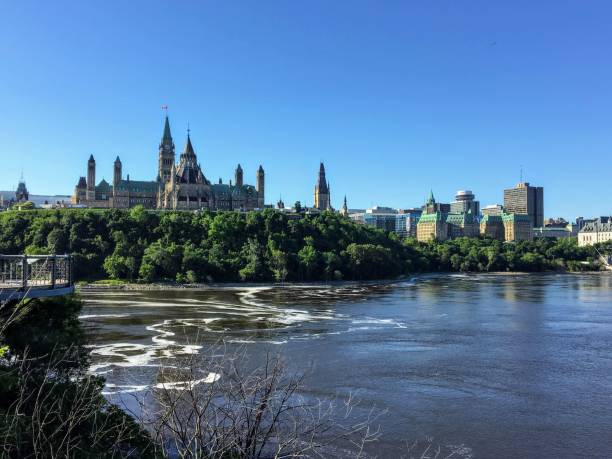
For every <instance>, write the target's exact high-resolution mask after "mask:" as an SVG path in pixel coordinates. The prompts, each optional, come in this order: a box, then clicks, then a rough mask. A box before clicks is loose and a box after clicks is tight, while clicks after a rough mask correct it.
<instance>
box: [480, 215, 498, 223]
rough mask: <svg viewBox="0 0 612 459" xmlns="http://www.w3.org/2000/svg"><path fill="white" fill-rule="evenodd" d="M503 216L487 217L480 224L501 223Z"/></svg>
mask: <svg viewBox="0 0 612 459" xmlns="http://www.w3.org/2000/svg"><path fill="white" fill-rule="evenodd" d="M501 221H502V218H501V215H485V216H483V217H482V219H481V220H480V223H501Z"/></svg>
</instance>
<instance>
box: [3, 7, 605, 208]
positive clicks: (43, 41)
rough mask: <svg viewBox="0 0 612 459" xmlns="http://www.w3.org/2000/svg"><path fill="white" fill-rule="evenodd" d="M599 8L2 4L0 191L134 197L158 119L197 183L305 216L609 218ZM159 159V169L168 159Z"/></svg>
mask: <svg viewBox="0 0 612 459" xmlns="http://www.w3.org/2000/svg"><path fill="white" fill-rule="evenodd" d="M611 22H612V3H611V2H610V1H608V0H606V1H603V0H602V1H596V0H593V1H584V0H574V1H562V0H548V1H546V0H539V1H533V0H528V1H522V0H513V1H507V2H499V1H491V0H479V1H469V0H461V1H457V0H446V1H442V0H421V1H405V0H403V1H374V0H371V1H357V0H352V1H346V2H344V1H338V0H334V1H328V0H320V1H319V0H309V1H288V0H284V1H245V2H238V1H216V2H203V1H198V2H195V1H194V2H188V1H163V2H157V1H152V0H148V1H142V2H137V1H109V0H105V1H89V0H88V1H76V0H75V1H72V2H64V1H53V2H50V1H49V2H38V1H37V2H35V1H24V0H20V1H5V2H2V3H1V4H0V62H1V64H0V96H1V97H0V101H1V104H2V108H1V109H0V126H1V130H0V189H14V188H15V186H16V183H17V180H18V179H19V175H20V173H21V171H22V170H23V172H24V176H25V178H26V181H27V184H28V187H29V189H30V191H31V192H32V193H35V194H46V193H65V194H70V193H72V190H73V187H74V185H75V184H76V182H77V179H78V177H79V176H80V175H85V168H86V161H87V158H88V156H89V155H90V154H94V156H95V157H96V160H97V163H98V178H99V179H101V178H102V177H105V178H106V179H107V180H109V179H111V178H112V162H113V160H114V158H115V156H116V155H120V156H121V159H122V160H123V167H124V173H129V174H130V175H131V177H132V178H134V179H143V180H144V179H153V178H154V177H155V174H156V157H157V146H158V143H159V140H160V137H161V134H162V127H163V124H162V121H163V114H162V111H161V110H160V106H161V105H162V104H167V105H168V106H169V113H170V121H171V125H172V132H173V135H174V139H175V143H176V145H177V150H182V148H183V146H184V141H185V136H186V127H187V123H188V122H189V123H190V125H191V129H192V139H193V144H194V147H195V149H196V153H197V154H198V158H199V159H200V161H201V163H202V165H203V167H204V171H205V174H206V176H207V177H208V178H209V179H211V180H214V181H216V180H218V178H219V177H223V179H224V182H225V181H227V180H229V179H230V178H231V177H232V175H233V170H234V167H235V165H236V164H237V163H238V162H240V163H241V164H242V166H243V168H244V169H245V178H248V181H249V182H250V183H254V177H255V170H256V167H257V166H258V165H259V164H260V163H261V164H263V166H264V168H265V170H266V179H267V182H266V191H267V196H266V200H267V201H268V202H275V201H276V200H277V199H278V196H279V195H281V194H282V197H283V199H284V200H285V202H286V203H293V202H294V201H296V200H298V199H299V200H301V201H302V202H303V203H305V204H307V205H311V204H312V189H313V185H314V183H315V179H316V176H317V171H318V162H319V160H320V159H322V160H324V162H325V165H326V168H327V171H328V178H329V180H330V182H331V190H332V203H333V205H334V206H336V207H339V206H340V205H341V200H342V197H343V196H344V194H346V195H347V196H348V200H349V207H366V206H369V205H371V204H379V205H389V206H394V207H408V206H414V205H419V204H421V203H422V202H423V200H424V198H425V197H426V195H427V194H428V192H429V190H430V188H431V189H433V191H434V194H435V195H436V197H437V198H438V199H439V200H441V201H446V202H449V201H451V200H452V196H453V194H454V192H455V191H456V190H458V189H471V190H473V191H474V192H475V194H476V196H477V197H478V198H479V199H480V201H481V204H482V205H483V206H484V205H486V204H491V203H497V202H501V201H502V190H503V188H505V187H509V186H513V185H515V184H516V183H517V182H518V181H519V171H520V166H521V165H522V166H523V169H524V177H525V179H526V180H528V181H530V182H531V183H532V184H536V185H542V186H544V187H545V213H546V215H547V216H564V217H566V218H574V217H576V216H578V215H584V216H592V215H599V214H608V213H610V212H612V191H611V190H612V188H611V187H610V185H611V183H612V59H611V58H610V53H611V45H612V27H610V23H611ZM177 153H178V152H177Z"/></svg>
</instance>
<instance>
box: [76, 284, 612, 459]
mask: <svg viewBox="0 0 612 459" xmlns="http://www.w3.org/2000/svg"><path fill="white" fill-rule="evenodd" d="M82 296H83V298H84V300H85V307H84V309H83V312H82V316H81V320H82V322H83V324H84V326H85V328H86V332H87V334H88V336H89V339H90V342H91V345H92V359H93V362H92V364H93V365H92V368H91V370H92V372H94V373H97V374H102V375H104V376H105V377H106V379H107V388H106V389H105V393H106V395H107V396H108V397H110V398H111V399H113V398H114V397H115V398H117V399H121V396H122V394H128V393H129V394H137V393H138V392H139V391H141V390H142V389H143V388H144V387H147V386H148V385H151V384H153V383H154V380H155V372H156V367H157V365H158V364H159V362H160V359H161V358H162V357H164V356H165V357H164V358H166V359H168V358H169V359H172V358H173V356H180V355H185V354H189V353H197V352H201V351H202V349H201V348H200V347H199V346H204V347H206V345H207V344H208V343H214V342H216V341H218V340H219V339H220V338H221V337H223V339H224V340H225V341H226V342H228V343H230V345H236V346H245V347H246V349H247V350H248V353H249V354H251V355H253V356H257V355H262V354H264V353H266V352H269V351H270V350H272V351H273V352H279V353H281V354H282V355H283V358H284V359H285V360H286V361H287V362H289V363H290V364H291V365H293V367H297V368H304V369H307V378H306V382H305V388H304V391H305V392H307V393H308V394H311V395H316V396H323V397H326V396H328V397H338V396H340V397H343V396H346V395H348V394H355V395H356V396H357V397H358V398H359V399H360V401H361V406H368V407H376V408H377V409H386V410H388V412H387V413H386V414H385V415H383V416H381V417H380V418H379V419H378V422H379V423H380V425H381V432H382V436H381V437H380V439H379V441H378V442H377V443H376V444H375V445H370V449H369V452H370V453H371V454H376V455H377V456H378V457H400V455H401V454H402V451H403V450H402V448H403V445H404V444H405V442H407V441H408V442H411V441H413V440H416V439H422V438H423V437H425V436H427V437H432V438H433V439H434V442H435V443H436V444H440V445H444V446H456V445H463V448H462V449H461V451H460V452H459V453H458V454H457V455H456V456H453V457H474V458H492V457H495V458H576V457H584V458H599V457H601V458H604V457H612V408H611V406H612V403H611V402H612V275H610V274H609V273H608V274H530V275H488V274H480V275H474V274H470V275H459V274H457V275H434V276H422V277H415V278H412V279H408V280H405V281H401V282H395V283H380V284H366V285H359V284H334V285H328V286H325V285H305V286H304V285H302V286H295V285H290V286H284V287H278V286H270V287H266V286H262V287H244V288H240V287H235V288H229V287H228V288H219V289H215V288H208V289H204V290H192V289H183V290H148V291H124V290H85V291H83V293H82Z"/></svg>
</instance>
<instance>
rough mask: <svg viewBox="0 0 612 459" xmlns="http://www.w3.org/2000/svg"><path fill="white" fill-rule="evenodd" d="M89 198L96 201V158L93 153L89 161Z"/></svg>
mask: <svg viewBox="0 0 612 459" xmlns="http://www.w3.org/2000/svg"><path fill="white" fill-rule="evenodd" d="M86 196H87V200H88V201H94V200H95V199H96V160H95V159H94V157H93V155H90V156H89V161H87V195H86Z"/></svg>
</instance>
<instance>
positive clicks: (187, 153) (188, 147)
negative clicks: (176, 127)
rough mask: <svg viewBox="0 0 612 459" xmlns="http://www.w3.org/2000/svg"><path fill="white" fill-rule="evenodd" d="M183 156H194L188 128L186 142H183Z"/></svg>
mask: <svg viewBox="0 0 612 459" xmlns="http://www.w3.org/2000/svg"><path fill="white" fill-rule="evenodd" d="M183 155H185V156H191V157H195V151H193V145H191V136H190V135H189V129H187V143H186V144H185V151H184V152H183Z"/></svg>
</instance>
